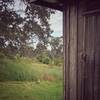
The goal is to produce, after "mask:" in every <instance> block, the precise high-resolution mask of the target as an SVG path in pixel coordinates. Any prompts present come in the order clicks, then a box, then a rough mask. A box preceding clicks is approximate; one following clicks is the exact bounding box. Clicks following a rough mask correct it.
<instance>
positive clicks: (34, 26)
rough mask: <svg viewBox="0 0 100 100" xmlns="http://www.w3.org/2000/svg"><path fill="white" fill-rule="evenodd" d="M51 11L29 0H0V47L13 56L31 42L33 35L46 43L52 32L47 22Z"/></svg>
mask: <svg viewBox="0 0 100 100" xmlns="http://www.w3.org/2000/svg"><path fill="white" fill-rule="evenodd" d="M20 4H22V8H21V5H20ZM16 5H17V6H18V7H17V8H16ZM23 7H24V8H23ZM22 10H23V11H22ZM52 13H54V11H53V10H51V9H49V8H46V7H40V6H36V5H34V4H33V3H30V2H29V0H0V49H1V48H3V49H6V50H5V53H8V54H9V55H13V56H15V55H16V54H17V53H18V52H19V50H20V49H21V48H22V47H23V46H29V45H30V44H32V43H33V38H34V37H35V36H37V39H38V40H39V41H42V42H43V43H46V42H47V39H48V37H49V36H50V35H51V33H52V30H51V29H50V25H49V22H48V21H49V19H50V15H51V14H52ZM37 19H38V20H37ZM38 22H39V23H38Z"/></svg>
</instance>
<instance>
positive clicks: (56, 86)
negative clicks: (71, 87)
mask: <svg viewBox="0 0 100 100" xmlns="http://www.w3.org/2000/svg"><path fill="white" fill-rule="evenodd" d="M62 93H63V92H62V84H61V83H56V82H41V83H40V84H37V83H35V82H0V100H62Z"/></svg>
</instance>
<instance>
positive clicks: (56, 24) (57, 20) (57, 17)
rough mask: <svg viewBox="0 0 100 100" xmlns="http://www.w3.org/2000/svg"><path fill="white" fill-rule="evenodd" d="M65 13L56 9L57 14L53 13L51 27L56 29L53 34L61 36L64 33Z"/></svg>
mask: <svg viewBox="0 0 100 100" xmlns="http://www.w3.org/2000/svg"><path fill="white" fill-rule="evenodd" d="M62 20H63V15H62V12H60V11H56V13H55V14H52V15H51V19H50V24H51V29H52V30H53V31H54V32H53V33H52V35H53V36H55V37H59V36H62V34H63V23H62V22H63V21H62Z"/></svg>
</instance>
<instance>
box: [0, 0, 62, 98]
mask: <svg viewBox="0 0 100 100" xmlns="http://www.w3.org/2000/svg"><path fill="white" fill-rule="evenodd" d="M0 16H1V17H0V100H5V99H6V100H12V99H13V100H62V99H63V28H62V27H63V24H62V21H63V20H62V16H63V15H62V12H60V11H57V10H54V9H50V8H46V7H41V6H37V5H34V4H32V3H30V2H28V1H27V0H1V1H0Z"/></svg>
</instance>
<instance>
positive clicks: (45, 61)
mask: <svg viewBox="0 0 100 100" xmlns="http://www.w3.org/2000/svg"><path fill="white" fill-rule="evenodd" d="M42 62H43V63H44V64H50V58H49V57H44V58H43V60H42Z"/></svg>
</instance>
